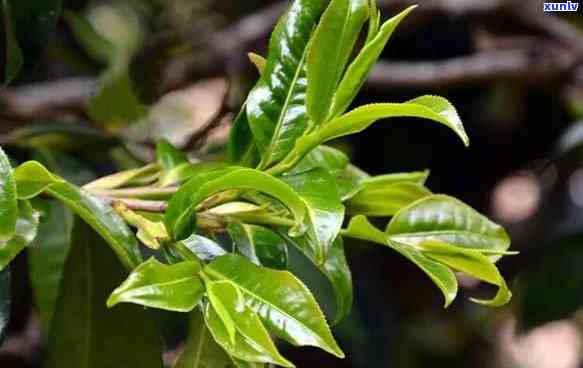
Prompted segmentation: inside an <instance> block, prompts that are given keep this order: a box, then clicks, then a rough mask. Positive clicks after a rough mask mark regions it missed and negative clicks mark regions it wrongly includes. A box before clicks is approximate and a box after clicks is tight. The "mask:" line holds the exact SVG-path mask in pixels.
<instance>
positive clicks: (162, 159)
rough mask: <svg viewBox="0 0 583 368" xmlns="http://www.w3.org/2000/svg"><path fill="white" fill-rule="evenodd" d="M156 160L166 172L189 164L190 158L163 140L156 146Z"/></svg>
mask: <svg viewBox="0 0 583 368" xmlns="http://www.w3.org/2000/svg"><path fill="white" fill-rule="evenodd" d="M156 159H157V160H158V163H159V164H160V166H162V168H163V169H164V170H165V171H169V170H172V169H174V168H176V167H177V166H179V165H182V164H187V163H188V158H187V157H186V155H185V154H184V152H182V151H180V150H179V149H178V148H176V147H174V146H173V145H172V144H171V143H170V142H168V141H167V140H165V139H163V140H161V141H159V142H158V144H157V145H156Z"/></svg>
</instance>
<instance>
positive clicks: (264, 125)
mask: <svg viewBox="0 0 583 368" xmlns="http://www.w3.org/2000/svg"><path fill="white" fill-rule="evenodd" d="M326 4H327V1H325V0H295V1H294V2H293V4H292V6H291V8H290V9H289V10H288V11H287V13H286V14H285V15H284V16H283V17H282V19H281V20H280V21H279V23H278V24H277V26H276V27H275V30H274V31H273V34H272V36H271V42H270V43H269V54H268V57H267V65H266V66H265V70H264V72H263V75H262V76H261V79H260V80H259V82H258V83H257V85H256V86H255V87H254V88H253V90H252V91H251V92H250V94H249V97H248V100H247V117H248V119H249V127H250V128H251V131H252V133H253V136H254V137H255V141H256V146H257V149H258V150H259V152H260V154H261V164H260V167H261V168H265V167H269V166H270V165H272V164H273V163H275V162H277V161H279V160H281V159H282V158H283V157H284V156H286V155H287V153H288V152H290V151H291V149H292V148H293V145H294V142H295V140H296V139H297V138H298V137H299V136H301V135H302V134H304V132H305V130H306V128H307V125H308V121H307V116H306V107H305V106H306V101H305V96H306V85H307V81H306V55H307V52H308V42H309V40H310V36H311V34H312V31H313V30H314V28H315V26H316V24H317V22H318V19H319V18H320V15H321V14H322V12H323V11H324V7H325V6H326Z"/></svg>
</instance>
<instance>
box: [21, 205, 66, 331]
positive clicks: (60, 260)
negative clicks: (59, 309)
mask: <svg viewBox="0 0 583 368" xmlns="http://www.w3.org/2000/svg"><path fill="white" fill-rule="evenodd" d="M72 228H73V215H72V214H71V212H70V211H69V210H67V209H66V208H65V207H64V206H63V205H62V204H61V203H58V202H51V203H49V211H48V216H47V217H43V218H41V223H40V225H39V228H38V235H37V237H36V239H35V240H34V242H33V243H32V244H31V246H30V247H29V248H28V250H27V252H28V263H29V270H30V282H31V285H32V290H33V292H34V299H35V303H36V307H37V310H38V312H39V314H40V319H41V322H42V325H43V327H44V331H48V330H49V327H50V325H51V323H50V322H51V319H52V316H53V311H54V307H55V303H56V301H57V297H58V293H59V285H60V283H61V279H62V276H63V267H64V265H65V260H66V258H67V254H68V253H69V248H70V244H71V230H72Z"/></svg>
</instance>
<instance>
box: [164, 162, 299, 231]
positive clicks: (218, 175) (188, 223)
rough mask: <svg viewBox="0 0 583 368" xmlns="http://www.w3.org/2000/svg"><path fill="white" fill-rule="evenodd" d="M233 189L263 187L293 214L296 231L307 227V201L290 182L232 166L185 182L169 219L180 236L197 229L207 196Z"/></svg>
mask: <svg viewBox="0 0 583 368" xmlns="http://www.w3.org/2000/svg"><path fill="white" fill-rule="evenodd" d="M230 189H251V190H259V191H261V192H262V193H265V194H268V195H270V196H272V197H274V198H276V199H278V200H279V201H281V202H282V203H283V204H284V205H285V206H286V207H287V208H288V209H289V210H290V211H291V212H292V214H293V216H294V218H295V223H296V225H295V226H294V227H293V228H292V229H290V232H291V234H292V235H294V234H296V235H298V234H301V233H303V232H304V231H305V230H304V228H305V226H304V217H305V214H306V208H305V204H304V202H303V201H302V199H301V198H300V197H299V196H298V194H297V193H296V192H295V191H294V189H293V188H291V187H290V186H289V185H288V184H286V183H285V182H283V181H281V180H280V179H278V178H275V177H273V176H271V175H269V174H266V173H264V172H261V171H258V170H254V169H247V168H240V167H231V168H228V169H224V170H216V171H212V172H209V173H206V174H204V175H198V176H196V177H194V178H192V179H191V180H190V181H189V182H187V183H186V184H184V185H183V186H182V187H181V188H180V190H178V192H176V194H174V196H173V197H172V199H171V200H170V202H169V203H168V209H167V210H166V217H165V223H166V228H167V229H168V231H169V233H170V234H172V235H173V236H174V238H175V239H176V240H182V239H185V238H187V237H188V236H190V235H191V234H192V233H194V231H195V229H196V227H195V221H194V217H195V214H196V207H197V206H198V205H199V204H200V203H201V202H202V201H203V200H205V199H207V198H208V197H210V196H212V195H213V194H217V193H219V192H223V191H226V190H230Z"/></svg>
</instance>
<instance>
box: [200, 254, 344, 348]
mask: <svg viewBox="0 0 583 368" xmlns="http://www.w3.org/2000/svg"><path fill="white" fill-rule="evenodd" d="M204 273H205V274H206V275H207V276H208V277H210V278H211V279H213V280H226V281H231V282H232V283H233V284H235V286H236V287H237V288H238V289H240V290H241V292H242V294H243V298H244V299H245V303H246V305H247V306H249V308H251V310H252V311H254V312H255V313H257V314H258V315H259V317H260V318H261V320H262V321H263V323H265V324H266V326H267V327H268V328H269V330H271V331H273V332H274V333H276V334H277V335H278V336H280V337H282V338H284V339H286V340H287V341H288V342H290V343H292V344H294V345H309V346H316V347H320V348H322V349H324V350H325V351H327V352H329V353H332V354H334V355H336V356H337V357H340V358H342V357H344V353H342V351H341V350H340V348H339V347H338V345H337V344H336V341H335V340H334V337H333V336H332V333H331V332H330V328H329V327H328V325H327V323H326V319H325V318H324V315H323V314H322V311H321V310H320V307H319V306H318V304H317V303H316V300H315V299H314V297H313V296H312V294H311V293H310V292H309V290H308V289H307V288H306V286H305V285H304V284H302V282H301V281H300V280H298V279H297V278H296V277H295V276H293V275H292V274H291V273H289V272H287V271H276V270H271V269H268V268H264V267H259V266H256V265H254V264H253V263H251V262H250V261H248V260H246V259H245V258H243V257H241V256H238V255H234V254H231V255H225V256H222V257H220V258H217V259H216V260H215V261H213V262H212V263H210V264H208V265H207V266H206V267H205V268H204Z"/></svg>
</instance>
